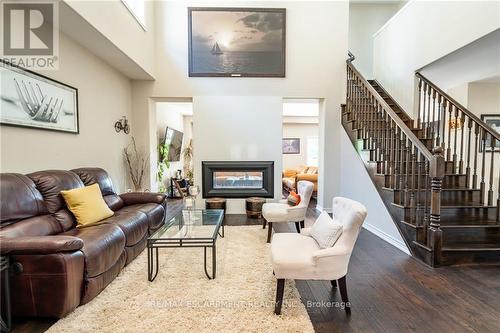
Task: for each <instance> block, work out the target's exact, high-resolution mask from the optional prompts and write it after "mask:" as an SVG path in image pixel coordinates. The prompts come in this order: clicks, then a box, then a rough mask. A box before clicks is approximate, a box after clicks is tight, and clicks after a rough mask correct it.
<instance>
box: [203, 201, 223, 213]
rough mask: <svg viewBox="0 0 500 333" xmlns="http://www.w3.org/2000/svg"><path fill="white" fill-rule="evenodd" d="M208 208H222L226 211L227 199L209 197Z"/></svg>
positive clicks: (206, 202)
mask: <svg viewBox="0 0 500 333" xmlns="http://www.w3.org/2000/svg"><path fill="white" fill-rule="evenodd" d="M205 207H206V209H222V210H223V211H224V213H226V199H224V198H208V199H206V200H205Z"/></svg>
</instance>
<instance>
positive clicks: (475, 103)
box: [468, 82, 500, 117]
mask: <svg viewBox="0 0 500 333" xmlns="http://www.w3.org/2000/svg"><path fill="white" fill-rule="evenodd" d="M468 109H469V110H470V111H471V112H473V113H474V114H475V115H476V116H478V117H480V116H481V114H498V115H500V83H482V82H472V83H469V97H468Z"/></svg>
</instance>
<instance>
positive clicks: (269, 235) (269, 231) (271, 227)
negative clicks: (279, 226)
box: [267, 222, 273, 243]
mask: <svg viewBox="0 0 500 333" xmlns="http://www.w3.org/2000/svg"><path fill="white" fill-rule="evenodd" d="M267 224H268V226H267V228H268V229H267V242H268V243H270V242H271V235H272V233H273V222H268V223H267Z"/></svg>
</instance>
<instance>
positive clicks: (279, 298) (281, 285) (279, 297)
mask: <svg viewBox="0 0 500 333" xmlns="http://www.w3.org/2000/svg"><path fill="white" fill-rule="evenodd" d="M284 291H285V279H278V283H277V285H276V303H275V305H274V313H275V314H277V315H280V314H281V305H282V304H283V292H284Z"/></svg>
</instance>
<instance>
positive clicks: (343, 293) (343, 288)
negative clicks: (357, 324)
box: [338, 276, 351, 315]
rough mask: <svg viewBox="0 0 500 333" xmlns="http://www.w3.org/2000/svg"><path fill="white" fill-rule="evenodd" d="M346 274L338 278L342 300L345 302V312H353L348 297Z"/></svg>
mask: <svg viewBox="0 0 500 333" xmlns="http://www.w3.org/2000/svg"><path fill="white" fill-rule="evenodd" d="M345 278H346V277H345V276H343V277H341V278H340V279H338V283H339V289H340V297H341V298H342V302H344V303H345V313H346V314H348V315H350V314H351V304H350V303H349V298H348V297H347V284H346V281H345Z"/></svg>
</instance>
